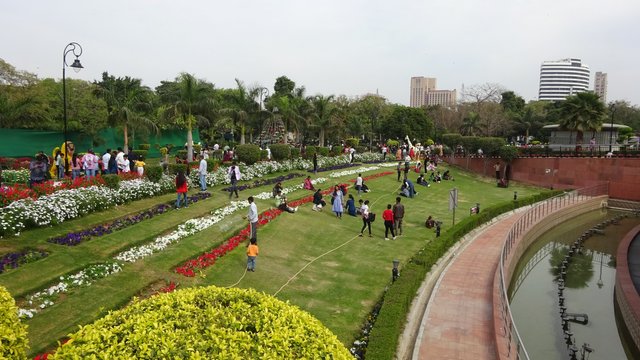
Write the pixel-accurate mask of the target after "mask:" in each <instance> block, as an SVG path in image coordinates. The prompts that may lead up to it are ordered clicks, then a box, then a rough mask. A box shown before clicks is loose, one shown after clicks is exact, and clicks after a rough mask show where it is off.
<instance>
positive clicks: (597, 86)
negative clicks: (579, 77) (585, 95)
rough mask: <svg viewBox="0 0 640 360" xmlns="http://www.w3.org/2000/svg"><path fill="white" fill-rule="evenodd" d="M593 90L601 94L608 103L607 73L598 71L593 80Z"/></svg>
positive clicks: (602, 98) (601, 97) (601, 98)
mask: <svg viewBox="0 0 640 360" xmlns="http://www.w3.org/2000/svg"><path fill="white" fill-rule="evenodd" d="M593 92H595V93H596V95H598V96H600V100H601V101H602V102H603V103H605V104H606V103H607V73H603V72H601V71H598V72H596V79H595V81H594V82H593Z"/></svg>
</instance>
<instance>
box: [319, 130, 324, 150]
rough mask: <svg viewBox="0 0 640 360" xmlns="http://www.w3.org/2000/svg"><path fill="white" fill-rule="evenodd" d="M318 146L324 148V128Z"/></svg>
mask: <svg viewBox="0 0 640 360" xmlns="http://www.w3.org/2000/svg"><path fill="white" fill-rule="evenodd" d="M318 145H320V146H321V147H324V128H320V141H319V143H318Z"/></svg>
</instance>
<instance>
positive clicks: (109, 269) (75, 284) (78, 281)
mask: <svg viewBox="0 0 640 360" xmlns="http://www.w3.org/2000/svg"><path fill="white" fill-rule="evenodd" d="M121 270H122V266H121V265H120V264H118V263H105V264H94V265H89V266H88V267H86V268H84V269H82V270H80V271H79V272H77V273H75V274H71V275H67V276H60V281H59V282H58V283H57V284H55V285H52V286H50V287H48V288H46V289H44V290H42V291H38V292H37V293H34V294H32V295H30V296H28V297H27V304H29V306H32V308H29V309H22V308H21V309H18V316H20V317H21V318H24V317H26V318H29V319H30V318H32V317H33V315H35V314H36V313H37V312H38V311H40V310H42V309H45V308H48V307H49V306H51V305H53V300H55V299H56V298H57V297H58V295H60V294H62V293H66V292H69V290H72V289H77V288H80V287H85V286H89V285H91V284H92V283H93V281H95V280H98V279H102V278H105V277H107V276H109V275H111V274H114V273H117V272H119V271H121Z"/></svg>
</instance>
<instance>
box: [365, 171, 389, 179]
mask: <svg viewBox="0 0 640 360" xmlns="http://www.w3.org/2000/svg"><path fill="white" fill-rule="evenodd" d="M391 174H393V172H392V171H385V172H381V173H379V174H373V175H369V176H366V177H364V178H362V180H364V181H368V180H372V179H377V178H379V177H382V176H387V175H391Z"/></svg>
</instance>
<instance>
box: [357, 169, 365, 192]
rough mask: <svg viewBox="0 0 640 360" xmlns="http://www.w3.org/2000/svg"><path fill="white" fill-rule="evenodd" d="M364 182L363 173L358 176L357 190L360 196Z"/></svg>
mask: <svg viewBox="0 0 640 360" xmlns="http://www.w3.org/2000/svg"><path fill="white" fill-rule="evenodd" d="M363 182H364V179H362V174H358V177H357V178H356V190H358V196H360V190H362V184H363Z"/></svg>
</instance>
